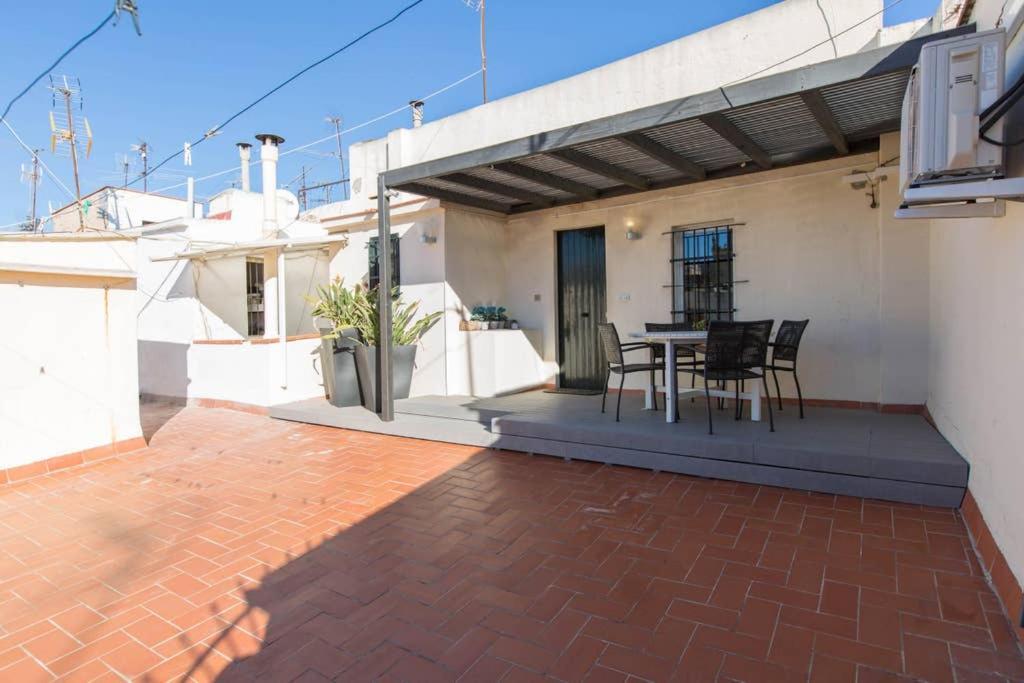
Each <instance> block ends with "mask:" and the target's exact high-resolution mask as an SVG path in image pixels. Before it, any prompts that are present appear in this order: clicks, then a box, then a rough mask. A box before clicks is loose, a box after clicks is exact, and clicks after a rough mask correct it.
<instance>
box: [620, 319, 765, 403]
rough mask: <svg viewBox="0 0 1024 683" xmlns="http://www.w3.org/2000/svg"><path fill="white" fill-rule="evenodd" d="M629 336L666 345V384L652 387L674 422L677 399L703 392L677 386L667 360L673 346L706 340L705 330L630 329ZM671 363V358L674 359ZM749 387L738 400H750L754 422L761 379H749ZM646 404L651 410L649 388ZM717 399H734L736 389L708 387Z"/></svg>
mask: <svg viewBox="0 0 1024 683" xmlns="http://www.w3.org/2000/svg"><path fill="white" fill-rule="evenodd" d="M629 337H630V338H631V339H642V340H643V341H645V342H647V343H648V344H662V345H664V347H665V363H666V364H665V368H666V372H665V386H664V387H661V386H659V387H655V391H659V390H660V391H663V392H665V422H675V421H676V401H677V400H679V398H680V397H684V398H685V397H690V396H696V395H700V396H703V395H704V389H703V387H702V388H699V389H680V388H679V383H678V382H677V377H676V373H675V372H673V371H672V368H671V367H670V366H669V365H668V363H669V359H670V358H671V359H674V358H675V357H676V347H678V346H690V347H697V346H700V345H701V344H703V343H704V342H706V341H707V340H708V333H707V332H703V331H693V332H630V333H629ZM673 362H674V361H673ZM748 386H752V387H753V388H752V389H751V390H750V391H745V392H741V393H740V400H741V401H750V419H751V420H753V421H754V422H760V421H761V382H759V381H758V380H750V382H749V384H748ZM644 393H645V398H644V401H645V405H644V407H645V408H646V409H647V410H653V409H654V396H653V394H652V393H651V389H650V387H648V388H647V389H645V390H644ZM708 393H709V394H710V395H712V396H715V397H716V398H736V392H735V391H728V390H724V389H711V391H709V392H708Z"/></svg>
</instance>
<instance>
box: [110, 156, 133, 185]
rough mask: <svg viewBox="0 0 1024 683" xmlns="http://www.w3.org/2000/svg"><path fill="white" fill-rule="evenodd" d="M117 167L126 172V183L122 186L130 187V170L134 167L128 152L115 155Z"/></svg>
mask: <svg viewBox="0 0 1024 683" xmlns="http://www.w3.org/2000/svg"><path fill="white" fill-rule="evenodd" d="M114 159H115V161H116V163H117V167H118V168H119V169H120V170H121V172H122V173H124V184H123V185H122V186H121V187H128V172H129V171H130V170H131V167H132V160H131V159H130V158H129V157H128V155H127V154H118V155H117V156H115V157H114Z"/></svg>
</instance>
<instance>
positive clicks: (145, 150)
mask: <svg viewBox="0 0 1024 683" xmlns="http://www.w3.org/2000/svg"><path fill="white" fill-rule="evenodd" d="M132 151H133V152H135V153H136V154H138V155H139V161H141V162H142V191H143V192H149V153H150V151H152V150H151V149H150V147H149V143H148V142H146V141H145V140H139V141H138V142H137V143H136V144H134V145H132ZM125 185H126V186H127V185H128V182H127V181H125Z"/></svg>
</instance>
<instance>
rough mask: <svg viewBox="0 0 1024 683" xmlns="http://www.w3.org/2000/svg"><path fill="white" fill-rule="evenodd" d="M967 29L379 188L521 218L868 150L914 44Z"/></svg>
mask: <svg viewBox="0 0 1024 683" xmlns="http://www.w3.org/2000/svg"><path fill="white" fill-rule="evenodd" d="M973 31H974V27H973V26H965V27H960V28H956V29H952V30H950V31H945V32H942V33H935V34H931V35H927V36H922V37H919V38H915V39H913V40H909V41H907V42H904V43H900V44H896V45H890V46H886V47H881V48H876V49H872V50H866V51H864V52H860V53H857V54H853V55H849V56H847V57H841V58H839V59H834V60H830V61H828V62H823V63H820V64H812V65H809V66H805V67H802V68H799V69H794V70H792V71H786V72H782V73H778V74H773V75H770V76H766V77H763V78H759V79H756V80H750V81H746V82H742V83H737V84H735V85H729V86H724V87H722V88H717V89H715V90H711V91H708V92H704V93H700V94H697V95H691V96H688V97H684V98H681V99H678V100H673V101H670V102H665V103H662V104H657V105H653V106H649V107H644V108H642V109H637V110H634V111H629V112H624V113H621V114H616V115H614V116H609V117H605V118H600V119H595V120H592V121H587V122H585V123H581V124H577V125H573V126H570V127H567V128H562V129H558V130H551V131H545V132H542V133H537V134H535V135H530V136H527V137H523V138H520V139H517V140H511V141H509V142H504V143H501V144H498V145H493V146H489V147H484V148H480V149H476V150H471V151H468V152H464V153H461V154H456V155H453V156H449V157H444V158H441V159H436V160H432V161H426V162H423V163H419V164H415V165H411V166H406V167H402V168H396V169H392V170H390V171H388V172H387V173H386V174H385V180H384V182H385V184H386V185H387V187H389V188H391V189H396V190H402V191H407V192H412V193H415V194H419V195H423V196H427V197H434V198H436V199H440V200H442V201H447V202H453V203H458V204H463V205H467V206H473V207H477V208H482V209H487V210H491V211H497V212H500V213H505V214H511V213H522V212H526V211H535V210H537V209H544V208H549V207H552V206H557V205H562V204H573V203H577V202H580V201H585V200H591V199H597V198H600V197H614V196H620V195H625V194H631V193H635V192H643V191H647V190H654V189H661V188H665V187H672V186H676V185H683V184H687V183H694V182H700V181H703V180H708V179H713V178H718V177H725V176H731V175H739V174H743V173H752V172H757V171H761V170H766V169H769V168H777V167H782V166H791V165H795V164H799V163H806V162H809V161H818V160H822V159H828V158H832V157H837V156H844V155H847V154H851V153H855V152H860V151H868V150H872V149H875V148H876V147H877V144H878V137H879V136H880V135H882V134H884V133H890V132H894V131H898V130H899V128H900V115H901V108H902V103H903V95H904V92H905V90H906V86H907V81H908V78H909V76H910V72H911V69H912V68H913V66H914V65H915V64H916V62H917V58H918V54H919V53H920V50H921V47H922V45H924V44H925V43H926V42H930V41H933V40H940V39H943V38H949V37H952V36H955V35H960V34H963V33H970V32H973Z"/></svg>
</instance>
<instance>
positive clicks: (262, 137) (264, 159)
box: [256, 133, 284, 232]
mask: <svg viewBox="0 0 1024 683" xmlns="http://www.w3.org/2000/svg"><path fill="white" fill-rule="evenodd" d="M256 139H257V140H259V141H260V142H262V143H263V146H262V147H260V165H261V166H262V167H263V229H264V230H265V231H266V232H272V231H274V230H277V155H278V152H277V146H278V145H280V144H281V143H282V142H284V138H283V137H281V136H280V135H274V134H273V133H260V134H259V135H257V136H256Z"/></svg>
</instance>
